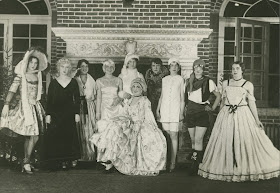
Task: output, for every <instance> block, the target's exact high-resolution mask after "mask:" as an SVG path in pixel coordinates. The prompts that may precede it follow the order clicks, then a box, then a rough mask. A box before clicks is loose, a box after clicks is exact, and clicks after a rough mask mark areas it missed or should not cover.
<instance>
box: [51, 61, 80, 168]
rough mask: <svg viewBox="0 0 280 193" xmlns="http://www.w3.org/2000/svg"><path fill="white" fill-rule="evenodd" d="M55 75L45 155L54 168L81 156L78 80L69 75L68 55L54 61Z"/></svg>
mask: <svg viewBox="0 0 280 193" xmlns="http://www.w3.org/2000/svg"><path fill="white" fill-rule="evenodd" d="M57 70H58V77H57V78H55V79H54V80H52V81H51V83H50V86H49V89H48V100H47V109H46V112H47V117H46V120H47V123H49V126H48V129H47V135H46V148H47V149H46V157H47V160H48V161H49V162H48V163H49V164H50V166H52V169H55V168H53V167H57V166H58V165H59V166H61V165H60V164H62V168H63V169H66V168H67V167H68V166H69V165H72V164H74V163H75V162H76V160H77V159H79V158H80V149H79V142H78V133H77V128H76V123H77V122H79V119H80V117H79V110H80V93H79V87H78V83H77V81H76V80H75V79H72V78H71V77H69V76H68V75H69V73H70V71H71V63H70V61H69V60H68V59H67V58H62V59H60V60H59V61H58V62H57Z"/></svg>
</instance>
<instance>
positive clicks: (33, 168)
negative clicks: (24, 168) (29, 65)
mask: <svg viewBox="0 0 280 193" xmlns="http://www.w3.org/2000/svg"><path fill="white" fill-rule="evenodd" d="M30 167H31V170H32V171H33V172H38V171H39V169H38V168H35V167H34V166H33V165H31V164H30Z"/></svg>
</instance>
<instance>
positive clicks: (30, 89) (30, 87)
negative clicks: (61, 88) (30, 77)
mask: <svg viewBox="0 0 280 193" xmlns="http://www.w3.org/2000/svg"><path fill="white" fill-rule="evenodd" d="M37 93H38V81H27V97H28V101H29V103H30V104H32V105H35V104H36V99H37Z"/></svg>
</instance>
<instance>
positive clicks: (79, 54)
mask: <svg viewBox="0 0 280 193" xmlns="http://www.w3.org/2000/svg"><path fill="white" fill-rule="evenodd" d="M53 31H54V33H55V34H56V36H59V37H61V38H62V39H64V41H65V42H66V55H67V57H69V58H70V59H71V60H72V61H75V62H76V60H78V59H80V58H87V59H88V60H89V61H95V62H96V61H103V60H104V58H114V60H123V59H124V57H125V55H126V54H127V53H128V52H130V53H131V52H134V53H136V54H138V55H139V56H143V57H159V58H161V59H162V60H163V61H167V60H168V59H169V58H170V57H178V58H179V59H180V62H181V65H182V75H183V76H184V77H188V76H189V74H190V73H191V69H192V63H193V61H194V60H196V59H197V58H198V57H197V45H198V43H199V42H200V41H201V40H202V39H203V38H207V37H208V36H209V34H210V33H211V30H210V29H181V30H179V29H176V30H173V29H115V28H114V29H88V28H53Z"/></svg>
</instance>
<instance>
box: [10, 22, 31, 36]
mask: <svg viewBox="0 0 280 193" xmlns="http://www.w3.org/2000/svg"><path fill="white" fill-rule="evenodd" d="M13 36H14V37H29V25H28V24H14V29H13Z"/></svg>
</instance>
